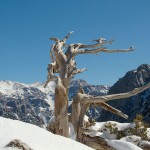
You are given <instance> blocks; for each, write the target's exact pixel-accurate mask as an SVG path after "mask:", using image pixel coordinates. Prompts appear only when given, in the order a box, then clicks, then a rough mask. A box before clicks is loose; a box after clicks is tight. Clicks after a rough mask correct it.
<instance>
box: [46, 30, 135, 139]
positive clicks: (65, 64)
mask: <svg viewBox="0 0 150 150" xmlns="http://www.w3.org/2000/svg"><path fill="white" fill-rule="evenodd" d="M71 34H72V32H70V33H68V34H67V35H66V36H65V37H64V38H63V39H62V40H60V39H58V38H55V37H53V38H50V40H53V41H54V42H55V43H54V44H53V45H52V47H51V49H50V58H51V60H52V63H50V64H49V65H48V69H47V70H48V76H47V81H46V83H45V86H44V87H46V85H47V84H48V83H49V82H50V81H52V80H54V81H56V89H55V131H56V133H57V134H59V135H62V136H65V137H68V136H69V131H68V111H67V109H68V88H69V85H70V81H71V80H72V78H73V77H74V76H75V75H76V74H78V73H82V72H83V71H85V70H86V68H84V69H78V68H77V66H76V62H75V57H76V55H79V54H97V53H101V52H105V53H118V52H130V51H133V50H134V48H133V47H130V48H129V49H122V50H109V49H107V48H105V47H103V45H106V44H112V42H113V41H107V40H106V39H104V38H100V39H98V40H94V41H96V43H95V44H91V45H85V44H82V43H76V44H70V45H67V44H66V41H67V39H68V38H69V36H70V35H71ZM56 74H58V77H56ZM90 98H92V101H93V103H96V102H97V101H99V100H98V98H99V99H102V97H101V98H100V97H97V98H96V97H91V96H89V95H86V94H83V93H82V94H81V93H79V94H78V95H77V98H76V100H74V102H73V112H74V113H75V112H77V111H78V109H80V108H79V106H80V107H81V109H80V112H79V114H78V115H77V117H76V118H74V117H75V115H72V116H73V122H74V123H73V124H74V125H75V129H76V127H77V126H78V124H80V125H81V124H82V121H80V119H81V120H83V116H84V113H85V111H86V109H87V107H88V106H89V103H90V100H91V99H90ZM103 99H106V97H103ZM107 99H109V98H108V97H107ZM111 99H112V98H111ZM98 104H99V106H100V107H102V108H104V109H107V110H109V111H111V112H114V113H116V114H119V115H121V116H122V117H125V118H126V117H127V116H126V115H124V114H123V113H118V111H119V110H117V109H115V108H113V107H111V106H109V105H108V104H106V103H105V101H102V102H101V103H98ZM74 113H72V114H74ZM81 114H82V115H81ZM79 116H80V119H79ZM78 119H79V120H78Z"/></svg>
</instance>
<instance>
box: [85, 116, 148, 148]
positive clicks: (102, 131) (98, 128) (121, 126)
mask: <svg viewBox="0 0 150 150" xmlns="http://www.w3.org/2000/svg"><path fill="white" fill-rule="evenodd" d="M85 120H87V118H85ZM109 123H111V124H116V127H117V128H118V130H119V131H123V130H126V129H129V128H134V124H133V123H118V122H115V121H108V122H96V124H95V125H94V126H91V127H89V128H88V129H89V131H90V132H85V134H88V135H90V136H91V137H94V136H99V137H102V138H104V139H105V140H106V141H107V143H108V145H109V146H111V147H113V148H115V149H116V150H142V148H140V147H142V145H144V144H146V145H148V146H149V147H150V142H148V141H145V140H142V139H141V137H140V136H136V135H131V133H129V135H126V136H125V137H122V138H120V139H117V135H116V134H115V133H111V132H110V128H107V127H106V126H107V125H108V124H109ZM147 136H148V137H149V138H150V128H147Z"/></svg>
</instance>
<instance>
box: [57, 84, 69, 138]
mask: <svg viewBox="0 0 150 150" xmlns="http://www.w3.org/2000/svg"><path fill="white" fill-rule="evenodd" d="M67 94H68V93H67V91H66V89H65V88H64V86H63V85H62V84H58V85H56V88H55V132H56V134H59V135H62V136H65V137H69V130H68V95H67Z"/></svg>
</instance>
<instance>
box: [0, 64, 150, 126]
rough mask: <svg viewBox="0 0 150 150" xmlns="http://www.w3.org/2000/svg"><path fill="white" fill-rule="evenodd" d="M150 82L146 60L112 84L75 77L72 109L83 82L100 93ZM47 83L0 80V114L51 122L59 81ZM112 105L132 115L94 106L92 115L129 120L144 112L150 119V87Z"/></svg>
mask: <svg viewBox="0 0 150 150" xmlns="http://www.w3.org/2000/svg"><path fill="white" fill-rule="evenodd" d="M147 82H150V65H147V64H143V65H141V66H139V67H138V68H137V69H136V70H132V71H129V72H127V73H126V75H125V76H124V77H122V78H120V79H119V80H118V81H117V82H116V83H115V84H114V85H113V86H112V87H109V86H103V85H90V84H88V83H87V82H86V81H84V80H73V81H72V82H71V85H70V89H69V104H70V106H69V112H71V103H72V97H73V96H74V95H75V94H76V93H77V91H78V88H79V86H82V87H83V89H84V91H85V93H88V94H91V95H95V96H99V95H105V94H107V93H108V94H116V93H124V92H128V91H130V90H132V89H134V88H136V87H140V86H142V85H144V84H146V83H147ZM43 86H44V83H33V84H24V83H19V82H13V81H0V116H3V117H6V118H11V119H17V120H21V121H24V122H28V123H32V124H35V125H38V126H45V125H47V124H48V122H49V120H50V118H51V117H52V116H53V115H54V89H55V83H54V82H50V83H49V84H48V86H47V87H46V88H43ZM109 104H110V105H112V106H114V107H115V108H118V109H120V110H122V111H123V112H124V113H126V114H128V115H129V119H128V120H124V119H122V118H120V117H118V116H116V115H114V114H112V113H109V112H107V111H105V110H102V109H101V108H96V109H95V108H91V109H90V110H89V111H88V113H87V114H88V116H90V117H94V118H95V119H96V120H97V121H107V120H115V121H120V122H126V121H127V122H129V121H132V119H133V118H134V117H135V115H136V114H137V113H138V114H142V115H143V116H144V119H145V121H147V122H149V121H150V111H149V110H150V89H148V90H146V91H144V92H142V93H140V94H138V95H136V96H133V97H131V98H128V99H122V100H115V101H112V102H109Z"/></svg>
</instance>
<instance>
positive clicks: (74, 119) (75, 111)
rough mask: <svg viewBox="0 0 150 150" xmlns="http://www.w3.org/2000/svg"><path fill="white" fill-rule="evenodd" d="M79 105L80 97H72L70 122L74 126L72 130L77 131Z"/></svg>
mask: <svg viewBox="0 0 150 150" xmlns="http://www.w3.org/2000/svg"><path fill="white" fill-rule="evenodd" d="M80 111H81V106H80V99H78V98H76V97H75V98H74V99H73V102H72V113H71V114H72V124H73V127H74V131H75V132H77V128H78V125H79V116H80Z"/></svg>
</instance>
